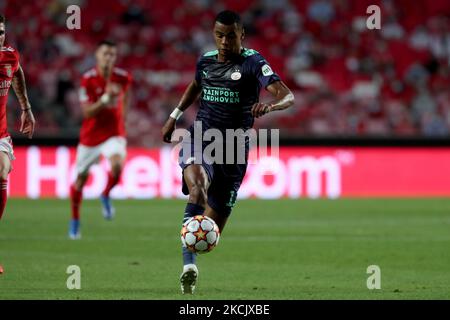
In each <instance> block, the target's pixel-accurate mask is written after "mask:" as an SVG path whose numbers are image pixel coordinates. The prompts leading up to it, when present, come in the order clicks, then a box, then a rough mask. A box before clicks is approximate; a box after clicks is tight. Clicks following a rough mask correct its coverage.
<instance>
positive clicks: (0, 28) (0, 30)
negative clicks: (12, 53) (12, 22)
mask: <svg viewBox="0 0 450 320" xmlns="http://www.w3.org/2000/svg"><path fill="white" fill-rule="evenodd" d="M5 35H6V28H5V24H4V23H0V48H3V44H4V43H5Z"/></svg>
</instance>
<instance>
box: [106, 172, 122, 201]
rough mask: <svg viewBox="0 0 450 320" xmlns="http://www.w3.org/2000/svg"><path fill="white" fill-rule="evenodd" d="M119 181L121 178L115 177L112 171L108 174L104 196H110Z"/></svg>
mask: <svg viewBox="0 0 450 320" xmlns="http://www.w3.org/2000/svg"><path fill="white" fill-rule="evenodd" d="M118 182H119V178H114V177H113V175H112V174H111V172H110V173H109V174H108V183H107V184H106V187H105V190H103V193H102V196H104V197H109V193H110V192H111V190H112V188H114V186H115V185H116V184H117V183H118Z"/></svg>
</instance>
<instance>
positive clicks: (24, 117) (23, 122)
mask: <svg viewBox="0 0 450 320" xmlns="http://www.w3.org/2000/svg"><path fill="white" fill-rule="evenodd" d="M12 87H13V89H14V92H15V93H16V96H17V99H18V100H19V104H20V108H21V109H22V114H21V115H20V132H21V133H23V134H26V135H28V138H30V139H31V138H32V137H33V133H34V126H35V124H36V121H35V119H34V116H33V112H32V111H31V104H30V101H29V99H28V95H27V86H26V83H25V73H24V72H23V69H22V66H20V65H19V68H18V69H17V71H16V72H15V73H14V76H13V79H12Z"/></svg>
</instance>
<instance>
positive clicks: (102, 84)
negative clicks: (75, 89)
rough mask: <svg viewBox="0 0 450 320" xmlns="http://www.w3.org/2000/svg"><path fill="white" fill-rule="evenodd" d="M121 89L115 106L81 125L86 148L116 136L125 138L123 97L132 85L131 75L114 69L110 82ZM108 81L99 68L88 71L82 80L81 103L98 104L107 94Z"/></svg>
mask: <svg viewBox="0 0 450 320" xmlns="http://www.w3.org/2000/svg"><path fill="white" fill-rule="evenodd" d="M109 81H110V82H111V83H114V84H118V85H120V87H121V91H120V94H119V96H118V97H117V98H116V99H113V101H115V104H114V103H113V104H111V105H108V106H105V107H104V108H102V109H101V110H100V111H99V112H98V113H97V114H96V115H95V116H94V117H91V118H84V119H83V123H82V124H81V131H80V143H81V144H83V145H86V146H96V145H98V144H100V143H102V142H104V141H105V140H107V139H109V138H111V137H114V136H125V123H124V118H123V97H124V94H125V92H126V91H127V90H128V87H129V86H130V83H131V75H130V74H129V73H128V72H127V71H125V70H123V69H120V68H114V69H113V71H112V74H111V77H110V80H109ZM106 84H107V80H106V79H105V78H103V77H102V76H101V74H100V72H99V71H98V70H97V68H92V69H91V70H89V71H87V72H86V73H85V74H84V75H83V78H82V79H81V88H80V102H81V103H82V104H91V103H94V102H97V101H98V100H99V99H100V97H101V96H102V95H103V94H104V93H105V89H106Z"/></svg>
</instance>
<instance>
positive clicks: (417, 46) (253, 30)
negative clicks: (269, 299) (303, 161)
mask: <svg viewBox="0 0 450 320" xmlns="http://www.w3.org/2000/svg"><path fill="white" fill-rule="evenodd" d="M69 2H70V3H69ZM14 3H15V2H13V1H8V2H7V4H2V5H0V11H2V12H4V14H5V15H6V17H7V21H8V29H7V40H8V42H9V43H10V44H11V45H13V46H15V47H17V48H18V49H19V50H20V52H21V61H22V65H23V67H24V69H25V71H26V76H27V81H28V87H29V95H30V97H31V99H32V102H33V106H34V108H35V110H36V116H37V118H38V120H39V125H38V129H37V134H38V136H60V137H74V136H77V134H78V126H79V123H80V118H81V113H80V110H79V104H78V99H77V86H78V84H79V79H80V75H81V74H82V73H83V71H85V70H86V69H88V68H89V67H90V66H92V65H93V62H94V61H93V56H92V52H93V50H94V48H95V44H96V43H97V42H98V41H99V40H100V39H103V38H112V39H115V40H116V41H117V42H118V43H119V53H120V56H121V59H120V61H119V65H120V66H122V67H124V68H125V69H128V70H130V71H131V72H132V73H133V76H134V80H135V82H134V87H133V108H132V109H131V111H130V115H129V118H128V132H129V139H130V144H132V145H138V146H157V145H160V144H161V141H160V135H159V130H160V127H161V126H162V124H163V123H164V121H165V120H166V117H167V115H168V113H169V112H170V110H172V108H173V107H174V106H175V105H176V103H177V101H178V99H179V97H180V95H181V93H182V92H183V90H184V88H185V86H186V84H187V83H188V82H189V81H190V80H191V79H192V77H193V72H194V69H195V62H196V59H197V58H198V56H199V54H200V53H201V52H204V51H207V50H209V49H211V48H213V47H214V44H213V42H212V36H211V26H212V21H213V19H214V13H215V12H217V11H219V10H221V9H223V8H230V9H234V10H238V11H239V12H241V13H242V15H243V18H244V21H245V24H246V30H247V38H246V42H245V45H246V46H248V47H252V48H255V49H256V50H258V51H260V52H261V53H262V54H263V55H264V56H265V57H266V58H267V60H268V61H270V63H271V65H272V67H273V69H275V70H276V71H277V72H278V73H279V74H280V75H281V76H282V78H283V79H284V81H285V82H286V83H287V84H288V85H289V86H290V87H291V89H292V90H293V91H294V92H295V94H296V98H297V99H296V106H295V107H294V108H292V109H291V110H289V111H287V112H284V113H278V114H273V115H271V116H270V117H267V118H262V119H261V120H259V121H258V122H257V125H258V126H263V127H266V126H269V127H278V128H279V127H282V128H284V130H283V131H282V134H283V135H289V136H291V137H292V136H298V137H305V136H314V137H321V136H324V137H326V136H342V137H347V136H355V135H358V136H382V137H398V136H408V137H417V136H427V137H436V136H444V135H448V133H449V129H450V78H449V72H450V18H449V17H450V2H449V1H447V0H433V1H426V0H415V1H414V5H411V2H410V1H408V0H397V1H393V0H391V1H383V2H381V1H375V0H330V1H324V0H305V1H300V0H290V1H289V0H283V1H281V0H279V1H269V0H260V1H256V0H255V1H238V0H222V1H213V0H165V1H163V2H156V1H144V0H141V1H119V0H98V1H82V0H79V1H75V0H71V1H65V0H52V1H24V2H22V3H21V10H17V8H16V5H15V4H14ZM130 3H133V4H130ZM69 4H78V5H80V7H81V8H82V16H81V18H82V28H81V30H73V31H70V30H68V29H67V28H66V26H65V23H66V18H67V14H66V8H67V6H68V5H69ZM371 4H379V5H380V6H381V9H382V29H381V30H368V29H367V28H365V22H366V20H365V19H366V17H367V14H366V8H367V6H368V5H371ZM99 12H102V14H99ZM265 97H266V99H267V98H268V97H267V95H265ZM16 106H17V102H16V100H15V99H13V98H11V99H10V108H9V110H10V111H9V121H10V125H13V126H14V127H15V128H17V127H18V123H17V119H18V117H17V112H18V111H17V110H18V108H15V107H16ZM193 109H195V108H193ZM194 116H195V110H190V111H189V112H187V113H186V116H185V117H184V118H183V119H184V124H187V123H190V122H191V121H192V120H193V118H194Z"/></svg>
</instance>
